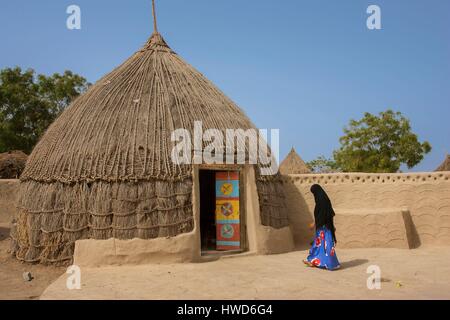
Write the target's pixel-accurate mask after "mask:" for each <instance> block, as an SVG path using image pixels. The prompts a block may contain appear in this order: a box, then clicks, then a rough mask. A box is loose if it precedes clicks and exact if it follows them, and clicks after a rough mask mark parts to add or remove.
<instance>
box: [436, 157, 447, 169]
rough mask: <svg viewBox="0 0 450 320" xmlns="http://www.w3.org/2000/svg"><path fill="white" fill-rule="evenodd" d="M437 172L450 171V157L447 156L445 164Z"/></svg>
mask: <svg viewBox="0 0 450 320" xmlns="http://www.w3.org/2000/svg"><path fill="white" fill-rule="evenodd" d="M435 171H450V155H449V154H447V157H446V158H445V160H444V162H442V164H441V165H440V166H439V167H438V168H437V169H436V170H435Z"/></svg>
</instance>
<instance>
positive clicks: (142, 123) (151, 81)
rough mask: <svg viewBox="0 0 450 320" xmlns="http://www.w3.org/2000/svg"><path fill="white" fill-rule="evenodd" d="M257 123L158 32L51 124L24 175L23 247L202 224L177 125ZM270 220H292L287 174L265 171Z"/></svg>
mask: <svg viewBox="0 0 450 320" xmlns="http://www.w3.org/2000/svg"><path fill="white" fill-rule="evenodd" d="M194 121H202V124H203V130H206V129H209V128H213V129H219V130H221V131H223V132H225V129H244V130H246V129H248V128H254V126H253V124H252V123H251V122H250V120H249V119H248V118H247V116H246V115H245V114H244V113H243V112H242V110H240V109H239V108H238V107H237V106H236V105H235V104H234V103H233V102H232V101H231V100H230V99H228V98H227V97H226V96H225V95H224V94H223V93H222V92H221V91H220V90H219V89H218V88H216V87H215V86H214V85H213V84H212V83H211V82H210V81H209V80H208V79H206V78H205V77H204V76H203V75H202V74H201V73H200V72H198V71H196V70H195V69H194V68H193V67H191V66H190V65H189V64H187V63H186V62H184V61H183V60H182V59H181V58H180V57H179V56H178V55H177V54H176V53H175V52H173V51H172V50H171V49H170V48H169V46H168V45H167V44H166V42H165V41H164V39H163V38H162V37H161V35H160V34H159V33H157V32H155V33H154V34H153V35H152V36H151V38H150V40H149V41H148V42H147V43H146V44H145V45H144V46H143V47H142V49H140V50H139V51H138V52H136V53H135V54H134V55H133V56H131V57H130V58H129V59H128V60H127V61H125V62H124V63H123V64H122V65H120V66H119V67H118V68H116V69H115V70H114V71H112V72H111V73H110V74H108V75H106V76H105V77H103V78H102V79H101V80H99V81H98V82H97V83H96V84H95V85H93V86H92V87H91V88H90V89H89V90H88V92H87V93H86V94H84V95H83V96H81V97H79V98H78V99H77V100H76V101H74V102H73V103H72V104H71V105H70V106H69V107H68V109H67V110H65V111H64V112H63V113H62V114H61V116H60V117H59V118H58V119H57V120H56V121H55V122H54V123H53V124H52V125H51V126H50V128H49V129H48V131H47V132H46V133H45V135H44V136H43V137H42V139H41V140H40V142H39V143H38V144H37V146H36V147H35V149H34V150H33V152H32V154H31V155H30V156H29V159H28V162H27V165H26V168H25V170H24V172H23V174H22V176H21V188H20V192H19V200H18V207H19V208H20V212H19V217H18V222H17V230H13V231H12V237H13V239H14V240H15V241H14V242H13V243H14V248H13V252H14V253H15V254H16V256H17V258H18V259H21V260H25V261H41V262H57V261H65V260H70V259H71V258H72V253H73V248H74V242H75V241H76V240H77V239H85V238H94V239H108V238H111V237H114V238H120V239H131V238H143V239H149V238H156V237H166V236H176V235H178V234H180V233H186V232H190V231H192V230H193V224H194V222H193V212H192V202H191V197H192V183H193V181H192V166H191V165H175V164H173V163H172V161H171V151H172V148H173V143H172V142H171V133H172V131H173V130H174V129H179V128H184V129H188V130H189V131H190V132H191V137H193V132H192V131H193V127H194ZM258 172H259V171H258V170H257V178H258V181H257V187H258V194H259V202H260V208H261V209H260V212H261V221H262V224H263V225H266V226H272V227H275V228H281V227H284V226H287V225H288V223H289V222H288V219H287V215H286V213H285V212H284V211H283V210H282V207H283V194H282V189H281V187H280V181H279V179H278V176H273V177H270V178H263V177H261V176H259V175H258Z"/></svg>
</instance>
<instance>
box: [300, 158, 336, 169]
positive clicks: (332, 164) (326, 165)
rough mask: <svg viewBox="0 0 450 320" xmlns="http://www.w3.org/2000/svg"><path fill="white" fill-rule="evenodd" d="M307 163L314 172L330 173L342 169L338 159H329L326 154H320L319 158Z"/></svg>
mask: <svg viewBox="0 0 450 320" xmlns="http://www.w3.org/2000/svg"><path fill="white" fill-rule="evenodd" d="M306 165H307V166H308V168H310V169H311V170H312V171H313V172H314V173H330V172H336V171H340V170H339V168H338V166H337V164H336V161H334V160H333V159H327V158H325V157H324V156H319V157H318V158H317V159H314V160H311V161H309V162H307V163H306Z"/></svg>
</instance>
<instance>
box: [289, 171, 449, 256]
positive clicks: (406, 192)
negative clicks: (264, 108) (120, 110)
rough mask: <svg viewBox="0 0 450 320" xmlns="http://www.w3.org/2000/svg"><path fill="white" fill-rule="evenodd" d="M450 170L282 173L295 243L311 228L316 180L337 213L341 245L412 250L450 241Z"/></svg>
mask: <svg viewBox="0 0 450 320" xmlns="http://www.w3.org/2000/svg"><path fill="white" fill-rule="evenodd" d="M449 178H450V172H436V173H404V174H365V173H339V174H320V175H319V174H307V175H286V176H284V182H285V183H284V186H285V193H286V199H287V206H288V210H289V219H290V222H291V227H292V231H293V235H294V238H295V243H296V245H297V247H303V248H306V247H308V246H309V243H310V242H311V240H312V237H313V232H312V231H311V230H309V229H308V224H309V223H311V222H312V221H313V215H314V214H313V213H314V197H313V195H312V193H311V192H310V187H311V185H313V184H315V183H317V184H320V185H321V186H322V187H323V188H324V189H325V190H326V191H327V193H328V195H329V197H330V199H331V201H332V203H333V206H334V208H335V211H336V220H335V224H336V228H337V233H336V236H337V238H338V244H339V245H340V246H342V247H397V248H405V247H407V248H408V247H409V248H415V247H418V246H421V245H425V246H427V245H449V244H450V179H449Z"/></svg>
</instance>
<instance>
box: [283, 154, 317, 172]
mask: <svg viewBox="0 0 450 320" xmlns="http://www.w3.org/2000/svg"><path fill="white" fill-rule="evenodd" d="M280 173H281V174H308V173H311V170H310V169H309V168H308V166H307V165H306V163H305V162H304V161H303V159H302V158H300V156H299V155H298V153H297V152H296V151H295V149H294V148H292V150H291V151H290V152H289V154H288V155H287V157H286V158H285V159H284V160H283V162H281V164H280Z"/></svg>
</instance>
